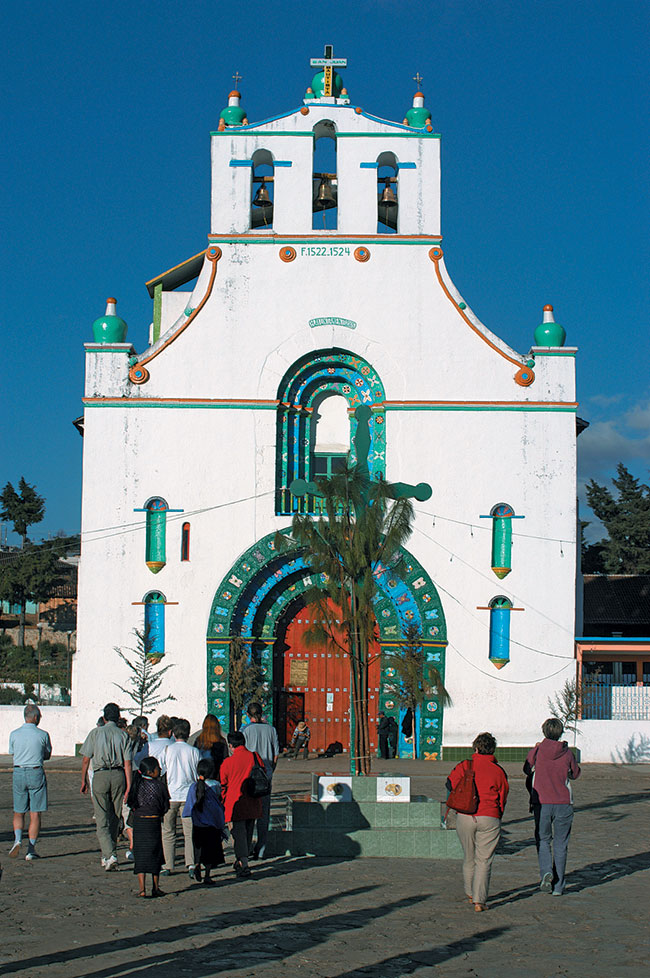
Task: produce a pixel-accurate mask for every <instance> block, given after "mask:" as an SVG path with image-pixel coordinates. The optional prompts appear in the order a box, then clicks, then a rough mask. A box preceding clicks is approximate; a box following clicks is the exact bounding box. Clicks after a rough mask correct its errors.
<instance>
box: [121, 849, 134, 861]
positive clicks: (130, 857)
mask: <svg viewBox="0 0 650 978" xmlns="http://www.w3.org/2000/svg"><path fill="white" fill-rule="evenodd" d="M124 858H125V859H126V861H127V863H134V862H135V856H134V855H133V853H132V852H131V850H130V849H127V850H126V852H125V854H124Z"/></svg>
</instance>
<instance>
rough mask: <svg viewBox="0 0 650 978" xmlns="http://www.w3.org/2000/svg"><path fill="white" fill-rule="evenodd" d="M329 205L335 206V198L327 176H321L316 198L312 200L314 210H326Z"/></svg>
mask: <svg viewBox="0 0 650 978" xmlns="http://www.w3.org/2000/svg"><path fill="white" fill-rule="evenodd" d="M330 207H336V198H335V197H334V193H333V192H332V185H331V184H330V182H329V179H328V178H327V177H323V178H322V179H321V182H320V184H319V187H318V193H317V194H316V200H315V201H314V210H315V211H327V210H329V209H330Z"/></svg>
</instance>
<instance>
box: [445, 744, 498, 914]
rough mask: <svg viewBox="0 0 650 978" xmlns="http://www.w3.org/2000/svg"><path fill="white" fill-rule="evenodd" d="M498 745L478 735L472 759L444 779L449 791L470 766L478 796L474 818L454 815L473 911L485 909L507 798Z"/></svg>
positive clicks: (467, 891)
mask: <svg viewBox="0 0 650 978" xmlns="http://www.w3.org/2000/svg"><path fill="white" fill-rule="evenodd" d="M496 746H497V742H496V740H495V739H494V737H493V736H492V734H491V733H481V734H479V735H478V737H477V738H476V740H475V741H474V743H473V744H472V747H473V748H474V752H475V753H474V754H473V755H472V758H471V760H469V761H461V762H460V764H457V765H456V767H455V768H454V770H453V771H452V772H451V774H450V775H449V777H448V778H447V790H448V791H451V790H452V788H455V787H456V785H457V784H458V782H459V781H460V780H461V778H462V776H463V774H464V773H465V771H466V770H467V768H468V767H469V766H470V765H471V766H472V769H473V771H474V782H475V784H476V791H477V793H478V799H479V801H478V809H477V810H476V814H475V815H461V813H460V812H459V813H458V814H457V816H456V831H457V833H458V838H459V839H460V842H461V845H462V847H463V852H464V853H465V861H464V862H463V880H464V882H465V893H466V895H467V899H468V900H469V902H470V903H473V904H474V909H475V910H476V912H477V913H478V912H480V911H482V910H487V904H486V902H485V901H486V900H487V895H488V889H489V886H490V872H491V869H492V860H493V859H494V852H495V850H496V847H497V843H498V841H499V836H500V835H501V817H502V816H503V810H504V808H505V807H506V799H507V797H508V776H507V774H506V772H505V771H504V770H503V768H502V767H500V766H499V765H498V764H497V762H496V760H495V758H494V751H495V750H496Z"/></svg>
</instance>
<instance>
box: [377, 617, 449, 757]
mask: <svg viewBox="0 0 650 978" xmlns="http://www.w3.org/2000/svg"><path fill="white" fill-rule="evenodd" d="M389 659H390V664H391V666H393V668H394V669H395V672H396V674H397V676H396V680H397V681H396V682H395V684H394V686H393V694H394V696H395V698H396V700H397V701H398V703H399V704H400V706H405V707H406V708H407V709H410V710H411V711H412V714H413V757H414V758H415V757H416V735H415V715H416V711H417V708H418V707H421V706H422V704H423V703H424V700H425V699H426V697H427V696H430V695H431V694H432V693H434V694H435V696H436V697H437V699H438V700H439V702H440V703H441V704H442V706H451V697H450V695H449V693H448V692H447V690H446V689H445V685H444V683H443V681H442V676H441V675H440V673H439V672H438V670H437V669H436V667H435V666H434V665H433V663H432V662H428V661H427V656H426V652H425V650H424V648H423V646H422V634H421V632H420V627H419V625H414V624H411V625H407V626H406V628H405V630H404V641H403V643H402V645H401V646H400V649H399V651H398V652H394V653H392V654H391V655H390V656H389Z"/></svg>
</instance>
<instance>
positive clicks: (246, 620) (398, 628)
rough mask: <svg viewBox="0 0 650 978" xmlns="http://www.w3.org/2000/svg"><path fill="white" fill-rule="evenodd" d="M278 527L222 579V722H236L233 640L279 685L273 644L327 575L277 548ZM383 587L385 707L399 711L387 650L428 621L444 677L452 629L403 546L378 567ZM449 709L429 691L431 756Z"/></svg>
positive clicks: (213, 637)
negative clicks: (246, 647) (291, 614)
mask: <svg viewBox="0 0 650 978" xmlns="http://www.w3.org/2000/svg"><path fill="white" fill-rule="evenodd" d="M274 539H275V533H270V534H268V536H265V537H263V538H262V539H261V540H259V541H258V543H256V544H254V545H253V546H252V547H250V548H249V549H248V550H247V551H246V552H245V553H244V554H243V555H242V556H241V557H240V558H239V559H238V560H237V561H236V563H235V564H234V565H233V567H232V569H231V570H230V571H229V572H228V574H226V576H225V577H224V579H223V581H222V582H221V584H220V586H219V588H218V589H217V592H216V594H215V597H214V600H213V602H212V607H211V609H210V618H209V622H208V634H207V700H208V710H209V711H210V712H212V713H215V714H216V715H217V716H218V717H219V720H220V722H221V723H222V724H223V725H224V726H225V727H228V726H229V724H230V694H229V687H228V672H229V643H230V637H231V636H232V635H241V636H242V637H243V638H244V639H245V640H246V641H247V642H249V643H250V645H251V649H252V650H253V654H254V655H255V657H256V658H257V659H258V660H259V663H260V666H261V669H262V673H263V675H264V681H265V684H266V686H267V689H268V705H270V702H271V696H272V688H273V643H274V641H275V639H276V638H277V637H278V629H279V626H280V623H281V620H282V619H283V617H285V618H286V615H287V612H288V611H289V610H290V608H291V607H292V606H294V607H299V606H300V603H301V601H306V600H307V598H306V597H305V596H306V595H308V594H309V592H310V591H312V590H313V588H314V586H316V587H318V586H319V584H322V583H323V581H322V580H319V579H318V576H317V575H315V574H314V573H313V572H312V571H311V569H310V567H309V565H308V563H307V562H306V560H305V558H304V555H302V554H300V553H297V552H296V551H290V552H286V551H285V552H282V553H280V552H279V551H278V550H276V547H275V543H274ZM374 573H375V578H376V580H377V585H378V593H377V598H376V600H375V616H376V618H377V625H378V629H379V642H380V645H381V650H382V668H381V680H380V696H379V708H380V709H382V710H383V711H384V712H385V713H386V714H387V715H392V716H394V717H395V718H396V719H397V718H398V717H399V707H398V705H397V703H396V702H395V701H394V697H393V696H392V684H393V683H394V678H392V671H391V668H390V663H389V661H387V654H388V653H390V652H392V651H394V650H395V649H396V648H397V647H399V645H400V644H401V641H402V640H403V634H404V630H405V628H406V626H407V625H409V624H417V625H419V626H420V629H421V632H422V636H423V643H422V644H423V647H424V649H425V654H426V658H427V661H429V662H432V663H433V664H434V665H435V667H436V668H437V669H438V671H439V672H440V675H441V676H442V678H443V679H444V672H445V650H446V647H447V631H446V623H445V616H444V613H443V609H442V603H441V601H440V596H439V594H438V591H437V589H436V587H435V585H434V584H433V582H432V580H431V578H430V577H429V575H428V574H427V572H426V571H425V570H424V568H423V567H422V565H421V564H420V563H419V562H418V561H417V560H416V559H415V558H414V557H413V556H412V555H411V554H410V553H409V552H408V551H407V550H405V549H404V548H401V549H400V551H399V552H398V554H396V556H395V558H394V559H393V560H392V561H391V563H390V565H389V566H384V565H383V564H381V563H380V564H378V565H377V566H376V567H375V571H374ZM442 721H443V707H442V704H441V703H440V702H439V700H438V699H437V697H436V696H435V695H433V694H432V695H431V696H429V697H427V699H426V701H425V703H424V704H423V709H422V719H421V729H420V743H421V745H422V747H423V756H426V755H429V756H430V757H432V758H433V755H436V756H439V752H440V745H441V743H442Z"/></svg>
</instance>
